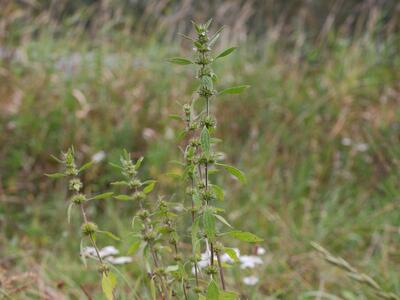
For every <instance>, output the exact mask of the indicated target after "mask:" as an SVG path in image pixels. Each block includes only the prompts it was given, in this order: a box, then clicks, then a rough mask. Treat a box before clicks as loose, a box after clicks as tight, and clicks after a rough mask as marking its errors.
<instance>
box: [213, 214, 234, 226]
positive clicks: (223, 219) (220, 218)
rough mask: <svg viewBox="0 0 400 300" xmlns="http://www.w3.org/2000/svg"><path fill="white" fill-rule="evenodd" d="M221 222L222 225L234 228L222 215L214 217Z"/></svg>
mask: <svg viewBox="0 0 400 300" xmlns="http://www.w3.org/2000/svg"><path fill="white" fill-rule="evenodd" d="M214 216H215V217H216V218H217V219H218V220H219V221H221V223H224V224H225V225H226V226H228V227H230V228H233V227H232V225H231V224H229V223H228V221H227V220H226V219H225V218H224V217H223V216H220V215H214Z"/></svg>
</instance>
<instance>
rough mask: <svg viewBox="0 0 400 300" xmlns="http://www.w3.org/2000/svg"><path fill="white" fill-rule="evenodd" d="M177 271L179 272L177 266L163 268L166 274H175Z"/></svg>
mask: <svg viewBox="0 0 400 300" xmlns="http://www.w3.org/2000/svg"><path fill="white" fill-rule="evenodd" d="M178 270H179V266H178V265H173V266H168V267H166V268H165V271H166V272H167V273H171V272H176V271H178Z"/></svg>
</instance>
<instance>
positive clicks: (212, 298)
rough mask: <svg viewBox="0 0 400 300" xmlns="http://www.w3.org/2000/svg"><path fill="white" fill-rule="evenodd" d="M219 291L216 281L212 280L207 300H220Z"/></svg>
mask: <svg viewBox="0 0 400 300" xmlns="http://www.w3.org/2000/svg"><path fill="white" fill-rule="evenodd" d="M218 298H219V289H218V285H217V284H216V283H215V281H214V280H211V281H210V283H209V284H208V287H207V294H206V299H207V300H219V299H218Z"/></svg>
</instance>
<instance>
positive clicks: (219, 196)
mask: <svg viewBox="0 0 400 300" xmlns="http://www.w3.org/2000/svg"><path fill="white" fill-rule="evenodd" d="M211 188H212V190H213V192H214V194H215V196H216V197H217V199H218V200H220V201H224V198H225V191H224V190H223V188H222V187H220V186H218V185H216V184H212V185H211Z"/></svg>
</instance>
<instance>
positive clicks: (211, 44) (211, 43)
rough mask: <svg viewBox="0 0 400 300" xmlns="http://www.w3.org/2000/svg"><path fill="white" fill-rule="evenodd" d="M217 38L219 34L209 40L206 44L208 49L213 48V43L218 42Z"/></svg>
mask: <svg viewBox="0 0 400 300" xmlns="http://www.w3.org/2000/svg"><path fill="white" fill-rule="evenodd" d="M218 38H219V33H217V34H215V35H214V36H213V37H212V38H211V40H210V41H209V42H208V47H210V48H211V47H212V46H214V44H215V42H216V41H217V40H218Z"/></svg>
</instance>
